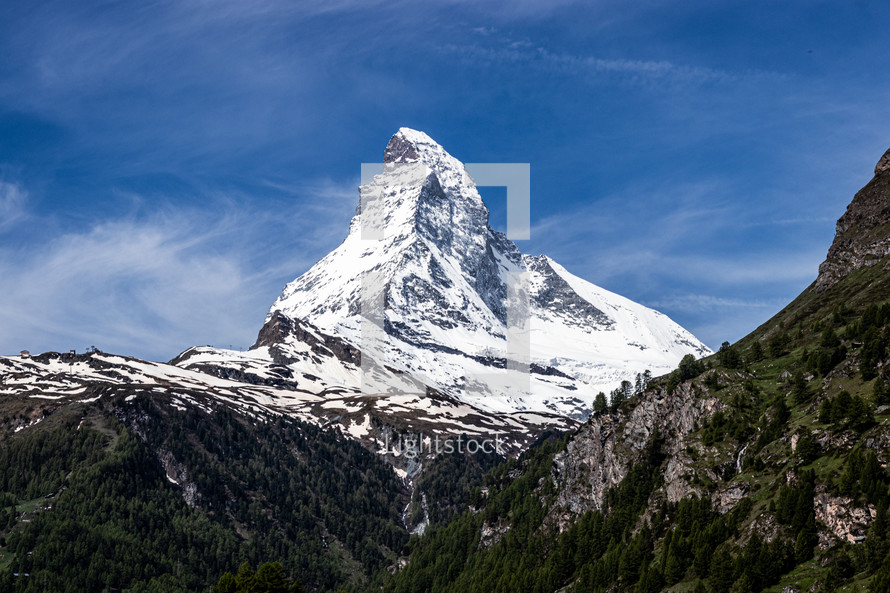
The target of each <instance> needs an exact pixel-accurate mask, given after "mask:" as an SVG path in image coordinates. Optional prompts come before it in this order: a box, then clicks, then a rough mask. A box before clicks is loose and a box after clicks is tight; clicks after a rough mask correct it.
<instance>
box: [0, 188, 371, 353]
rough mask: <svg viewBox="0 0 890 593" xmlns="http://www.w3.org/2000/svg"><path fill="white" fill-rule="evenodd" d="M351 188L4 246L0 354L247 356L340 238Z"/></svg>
mask: <svg viewBox="0 0 890 593" xmlns="http://www.w3.org/2000/svg"><path fill="white" fill-rule="evenodd" d="M348 185H352V183H351V182H349V183H348V184H335V183H333V182H331V181H328V180H323V181H320V182H318V183H315V184H309V185H307V186H306V187H305V188H302V189H301V188H299V187H292V188H288V191H291V192H295V193H302V194H303V195H312V196H313V197H314V199H311V200H307V201H305V202H302V201H300V202H298V201H294V200H292V201H290V202H282V203H281V205H280V207H279V208H277V209H276V208H269V207H267V206H266V205H263V206H258V205H257V204H255V203H252V202H251V201H250V200H247V199H244V198H243V197H242V198H237V199H236V198H232V197H228V198H226V199H224V198H222V197H220V196H216V197H213V198H211V199H210V200H209V203H208V207H207V208H200V209H199V208H194V207H190V208H189V207H181V206H177V205H175V204H167V205H165V206H158V205H154V206H153V207H152V208H151V209H150V211H148V212H144V211H143V212H139V213H137V214H134V215H131V216H127V217H121V218H118V219H109V220H104V221H101V222H98V223H96V224H95V225H93V226H92V227H91V228H89V229H88V230H85V231H82V232H70V233H65V234H62V235H60V236H58V237H55V238H53V239H51V240H48V241H47V242H45V243H43V244H40V245H30V246H29V247H28V248H27V249H22V248H19V249H14V248H11V247H6V248H3V249H0V277H2V278H3V279H4V282H3V286H4V289H3V291H0V326H2V327H3V332H2V336H0V350H2V351H3V352H13V351H16V350H18V349H21V348H29V349H32V350H35V351H43V350H67V349H69V348H77V349H82V348H84V347H86V346H88V345H96V346H98V347H99V348H101V349H104V350H108V351H116V352H121V353H125V354H130V355H136V356H141V357H145V358H150V359H155V360H167V359H170V358H172V357H173V356H175V355H176V354H177V353H179V352H180V351H182V350H183V349H185V348H187V347H189V346H192V345H198V344H214V345H217V346H224V347H229V346H233V347H235V348H244V347H247V346H249V345H250V344H251V343H253V340H254V339H255V337H256V332H257V331H258V330H259V328H260V326H261V324H262V320H263V316H264V315H265V313H266V311H267V310H268V307H269V306H270V305H271V303H272V302H273V300H274V299H275V297H276V296H277V295H278V293H279V292H280V290H281V288H282V287H283V285H284V284H285V283H286V282H289V281H290V280H292V279H293V278H294V277H296V276H297V275H298V274H300V273H302V272H303V271H304V270H305V269H306V268H308V267H309V266H310V265H311V264H312V263H314V261H315V259H317V258H320V257H321V256H323V255H324V254H325V253H326V252H327V251H328V250H329V249H331V248H333V247H334V246H336V243H337V242H338V237H339V238H342V235H343V234H345V228H346V225H347V224H348V212H349V207H348V206H347V204H346V199H347V195H348V193H349V192H348V191H347V190H346V187H347V186H348ZM350 201H351V202H352V204H354V200H350ZM352 207H354V205H353V206H352ZM134 344H138V346H137V347H135V348H134Z"/></svg>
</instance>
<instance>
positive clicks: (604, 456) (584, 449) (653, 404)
mask: <svg viewBox="0 0 890 593" xmlns="http://www.w3.org/2000/svg"><path fill="white" fill-rule="evenodd" d="M722 407H723V404H722V403H721V402H720V401H719V400H718V399H717V398H714V397H711V396H709V395H708V394H707V393H703V392H701V391H699V388H697V387H695V386H693V385H692V384H691V383H683V384H681V385H679V386H678V387H677V388H676V389H675V390H674V392H673V393H672V394H670V395H668V393H667V392H666V390H665V389H664V388H662V389H659V390H657V391H649V392H646V393H645V394H643V395H642V396H641V399H640V400H639V402H638V403H637V405H635V406H634V407H633V409H632V410H630V411H628V412H625V411H619V412H618V413H614V414H613V413H604V414H597V415H595V416H592V417H591V418H590V419H589V420H588V421H587V423H585V424H584V425H583V426H582V427H581V428H580V429H579V430H578V432H577V433H576V435H575V436H574V438H573V439H572V440H570V441H569V443H568V445H567V447H566V450H565V451H564V452H562V453H559V454H558V455H557V456H556V457H555V458H554V479H555V480H556V483H557V484H558V485H559V494H558V498H557V501H556V504H555V505H554V508H555V509H556V515H557V516H556V517H554V518H555V520H556V523H557V524H558V525H560V526H561V527H564V526H565V525H566V524H567V523H568V522H569V521H570V520H571V518H572V517H574V516H577V515H579V514H581V513H584V512H585V511H587V510H590V509H602V505H603V497H604V495H605V493H606V491H607V490H608V489H609V488H611V487H612V486H615V485H617V484H618V483H619V482H620V481H621V480H622V479H623V478H624V477H625V476H626V475H627V473H628V471H629V470H630V468H631V466H632V464H633V463H635V462H637V461H639V460H640V459H641V458H642V456H643V454H644V450H645V448H646V446H647V444H648V443H649V442H650V440H651V438H652V436H653V434H654V433H655V432H656V431H657V432H658V434H659V435H660V437H661V438H663V439H664V442H663V444H662V452H663V453H664V454H665V455H667V456H668V459H669V461H668V465H667V468H666V470H665V483H664V486H663V491H664V496H665V498H667V499H668V500H669V501H671V502H676V501H678V500H680V499H681V498H683V497H684V496H688V495H690V494H692V493H698V494H700V492H699V491H698V490H697V489H696V488H694V487H693V486H692V485H691V484H689V482H688V481H687V479H686V478H687V476H689V475H690V473H691V471H692V470H691V460H690V459H689V456H688V455H687V454H686V452H685V448H686V446H687V444H688V442H687V440H686V439H685V437H686V436H687V435H689V434H690V433H691V432H693V431H694V430H696V428H697V427H698V425H699V424H701V422H702V420H703V419H704V418H707V417H710V416H711V415H712V414H714V412H716V411H717V410H718V409H720V408H722Z"/></svg>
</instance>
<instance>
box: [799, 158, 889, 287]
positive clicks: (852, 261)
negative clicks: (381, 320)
mask: <svg viewBox="0 0 890 593" xmlns="http://www.w3.org/2000/svg"><path fill="white" fill-rule="evenodd" d="M887 255H890V150H888V151H887V152H886V153H884V156H883V157H881V160H879V161H878V164H877V166H875V176H874V178H873V179H872V180H871V181H869V182H868V184H867V185H866V186H865V187H863V188H862V189H861V190H859V193H857V194H856V196H855V197H854V198H853V201H852V202H850V205H849V206H847V211H846V212H845V213H844V215H843V216H841V217H840V219H839V220H838V221H837V233H836V234H835V237H834V242H833V243H832V244H831V247H830V248H829V249H828V256H827V257H826V259H825V261H824V262H823V263H822V264H821V265H820V266H819V277H818V278H817V279H816V287H815V288H816V291H817V292H824V291H825V290H828V289H829V288H831V287H832V286H834V285H835V284H836V283H837V282H838V281H839V280H840V279H842V278H844V277H846V276H847V275H848V274H850V272H853V271H854V270H858V269H859V268H861V267H863V266H873V265H877V264H879V263H882V260H884V258H885V257H886V256H887ZM883 263H884V267H885V269H888V267H887V262H883Z"/></svg>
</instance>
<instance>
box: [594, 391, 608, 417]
mask: <svg viewBox="0 0 890 593" xmlns="http://www.w3.org/2000/svg"><path fill="white" fill-rule="evenodd" d="M607 407H608V403H607V402H606V394H605V393H603V392H602V391H600V392H599V393H597V394H596V397H595V398H594V400H593V411H594V412H595V413H597V414H601V413H603V412H605V411H606V408H607Z"/></svg>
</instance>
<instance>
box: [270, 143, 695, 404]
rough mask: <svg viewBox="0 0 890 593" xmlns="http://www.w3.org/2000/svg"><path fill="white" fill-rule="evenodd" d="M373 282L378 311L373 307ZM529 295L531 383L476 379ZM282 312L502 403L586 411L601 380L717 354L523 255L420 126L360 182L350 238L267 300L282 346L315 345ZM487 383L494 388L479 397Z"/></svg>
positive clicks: (603, 385) (434, 381)
mask: <svg viewBox="0 0 890 593" xmlns="http://www.w3.org/2000/svg"><path fill="white" fill-rule="evenodd" d="M517 279H521V280H519V281H518V282H519V284H517ZM371 293H373V296H374V299H377V298H378V297H379V300H377V301H374V302H378V303H379V304H380V305H379V307H380V310H378V311H362V307H363V303H364V304H365V305H367V306H370V305H368V303H370V302H372V300H373V299H372V300H368V299H369V296H372V295H371ZM516 299H519V301H517V300H516ZM522 299H526V300H527V303H526V305H525V308H524V309H522V310H523V311H524V313H523V315H525V317H527V319H524V320H522V323H520V325H521V326H522V328H523V332H524V334H523V335H526V336H527V337H528V339H529V340H530V343H529V344H527V345H526V346H525V348H526V349H527V350H528V352H527V353H526V354H525V356H527V357H528V358H529V359H530V362H531V366H530V368H531V369H532V375H531V379H530V383H529V382H528V381H527V383H528V386H527V387H525V388H524V389H525V391H523V390H518V389H515V388H509V387H503V386H501V387H490V386H489V385H488V384H486V383H485V380H482V379H479V377H485V376H491V375H492V374H497V373H498V372H501V371H500V369H503V368H504V367H505V366H508V367H509V366H510V363H509V359H508V358H506V356H507V355H506V353H507V351H508V350H510V349H511V348H512V347H511V346H509V344H508V336H510V335H512V334H511V331H513V330H512V329H511V328H512V327H513V325H512V324H514V323H515V319H514V320H513V322H511V321H510V315H511V313H510V312H511V311H513V312H514V315H515V311H516V309H515V308H511V305H510V304H509V303H513V304H515V303H516V302H521V301H522ZM374 316H376V318H378V319H379V320H380V322H381V332H380V335H377V336H376V337H375V338H374V339H373V340H371V339H370V338H369V335H367V334H365V333H363V331H364V330H365V329H367V328H366V327H365V326H364V325H363V323H364V321H363V320H367V319H369V318H371V317H374ZM282 318H287V319H292V320H295V321H299V322H306V323H308V324H311V326H312V327H315V328H318V331H320V332H323V333H324V334H325V335H328V336H332V337H333V338H336V339H338V340H342V341H343V343H344V344H348V345H350V346H351V347H353V348H355V349H356V350H357V351H359V352H361V355H362V356H370V357H371V359H373V360H374V361H376V362H380V363H382V367H385V368H387V369H389V370H390V371H393V372H396V373H397V374H399V375H401V376H408V377H411V378H412V379H413V380H414V381H415V382H416V384H418V385H422V386H425V388H432V389H434V390H436V391H437V392H439V393H442V394H446V395H447V396H450V397H454V398H456V399H458V400H465V401H467V402H470V401H472V403H473V405H475V406H477V407H481V408H483V409H488V410H492V411H506V412H512V411H520V410H536V411H542V412H557V413H561V414H572V415H579V416H583V415H584V414H585V412H586V411H587V410H588V409H589V405H590V402H592V400H593V398H594V396H595V395H596V393H597V392H598V391H600V390H603V391H610V390H611V389H612V388H614V387H615V386H616V385H617V384H618V383H620V381H621V380H622V379H631V380H632V379H633V376H634V374H635V373H637V372H642V371H644V370H649V371H651V372H653V373H655V374H658V373H660V372H666V371H669V370H671V369H673V368H674V366H675V365H676V364H677V363H678V362H679V360H680V359H681V358H682V357H683V355H684V354H687V353H693V354H695V355H696V356H701V355H704V354H707V353H709V352H710V351H709V350H708V348H707V347H706V346H704V345H703V344H701V342H699V341H698V340H696V339H695V337H694V336H692V335H691V334H690V333H689V332H687V331H686V330H684V329H683V328H681V327H680V326H678V325H677V324H676V323H674V322H673V321H671V320H670V319H668V318H667V317H665V316H664V315H662V314H660V313H658V312H656V311H652V310H651V309H647V308H646V307H643V306H641V305H639V304H637V303H634V302H632V301H630V300H628V299H625V298H624V297H620V296H618V295H616V294H613V293H611V292H608V291H606V290H603V289H601V288H599V287H597V286H594V285H592V284H590V283H589V282H586V281H585V280H582V279H581V278H578V277H577V276H573V275H572V274H570V273H569V272H567V271H566V270H565V269H564V268H563V267H562V266H560V265H559V264H557V263H556V262H555V261H553V260H552V259H550V258H549V257H547V256H543V255H542V256H538V257H532V256H523V255H522V254H521V253H520V251H519V250H518V248H517V247H516V245H514V244H513V242H511V241H510V240H508V239H507V238H506V236H505V235H503V234H502V233H499V232H496V231H494V230H493V229H492V228H491V227H490V226H489V225H488V209H487V208H486V206H485V203H484V202H483V200H482V198H481V196H480V195H479V192H478V191H477V190H476V186H475V183H474V182H473V180H472V179H471V178H470V176H469V175H468V174H467V172H466V169H465V167H464V165H463V163H461V162H460V161H459V160H457V159H456V158H454V157H452V156H451V155H450V154H448V152H446V151H445V149H444V148H442V147H441V146H440V145H439V144H437V143H436V142H435V141H434V140H432V138H430V137H429V136H427V135H426V134H424V133H423V132H419V131H416V130H412V129H409V128H401V129H400V130H399V131H398V132H397V133H396V134H394V135H393V136H392V138H391V139H390V141H389V143H388V144H387V146H386V149H385V151H384V165H383V167H382V172H381V173H380V174H379V175H376V176H375V177H374V178H373V181H371V182H370V183H368V184H366V185H363V186H362V187H361V188H360V204H359V208H358V209H357V213H356V216H355V217H354V218H353V220H352V223H351V225H350V232H349V235H348V236H347V238H346V240H345V241H344V242H343V243H342V244H341V245H340V246H339V247H337V249H335V250H334V251H332V252H331V253H329V254H328V255H327V256H325V257H324V258H323V259H322V260H321V261H319V262H318V263H317V264H316V265H314V266H313V267H312V268H311V269H310V270H309V271H307V272H306V273H305V274H303V275H302V276H300V277H299V278H297V279H296V280H294V281H293V282H291V283H290V284H288V285H287V287H285V289H284V291H283V292H282V294H281V296H280V297H279V298H278V300H276V301H275V303H274V304H273V306H272V308H271V309H270V311H269V315H268V316H267V320H266V321H267V324H275V327H276V332H275V333H274V335H276V336H279V338H276V339H277V340H279V342H280V344H278V349H277V350H276V351H281V348H285V349H286V346H287V344H293V345H294V348H297V349H298V350H299V349H300V348H304V345H302V343H303V342H305V339H304V338H305V335H304V333H305V332H304V333H300V332H295V333H294V334H293V335H290V334H288V333H287V332H281V331H280V328H281V327H284V326H285V325H286V324H284V325H282ZM299 325H300V324H296V325H295V326H294V327H297V326H299ZM267 334H269V335H273V334H272V333H271V332H267ZM301 336H303V337H301ZM298 342H299V343H300V345H297V343H298ZM267 345H268V346H270V347H272V346H274V345H273V344H267ZM510 351H512V350H510ZM282 357H283V358H282V359H287V358H289V355H287V354H286V353H285V354H283V355H282ZM292 358H294V359H295V360H296V358H298V357H297V356H296V355H294V356H293V357H292ZM353 380H355V379H353ZM480 385H483V387H482V388H481V389H482V391H483V392H486V393H488V395H489V396H491V397H488V398H482V399H480V398H478V397H476V396H475V395H473V396H470V395H469V394H470V392H473V393H476V392H478V391H479V389H480ZM353 387H355V386H353ZM382 389H386V387H385V386H384V387H382ZM526 391H527V392H526ZM467 398H471V399H467ZM474 398H475V399H474Z"/></svg>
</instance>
